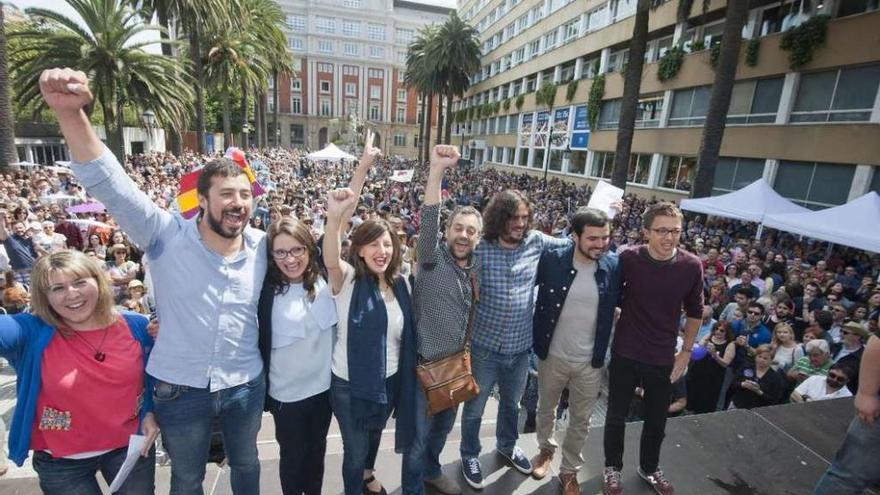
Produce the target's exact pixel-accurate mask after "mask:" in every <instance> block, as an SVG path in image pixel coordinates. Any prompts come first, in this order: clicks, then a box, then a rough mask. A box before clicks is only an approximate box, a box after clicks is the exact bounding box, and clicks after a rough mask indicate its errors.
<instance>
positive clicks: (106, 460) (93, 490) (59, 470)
mask: <svg viewBox="0 0 880 495" xmlns="http://www.w3.org/2000/svg"><path fill="white" fill-rule="evenodd" d="M127 452H128V447H123V448H119V449H115V450H111V451H110V452H107V453H106V454H102V455H99V456H96V457H89V458H88V459H64V458H57V459H56V458H53V457H52V456H51V455H50V454H47V453H46V452H43V451H39V452H34V460H33V465H34V470H35V471H36V472H37V475H39V477H40V489H41V490H42V491H43V493H45V494H46V495H56V494H57V495H101V487H100V486H99V485H98V480H97V478H95V473H97V472H98V471H100V472H101V476H103V477H104V481H106V482H107V484H108V485H109V484H110V483H111V482H112V481H113V478H115V477H116V473H117V472H119V468H120V467H122V463H123V462H124V461H125V454H126V453H127ZM155 474H156V449H155V448H153V449H150V455H149V456H148V457H141V458H139V459H138V462H137V464H135V466H134V469H132V471H131V473H130V474H129V475H128V478H127V479H126V480H125V483H123V484H122V488H120V489H119V491H117V492H115V493H117V494H119V495H152V494H153V493H154V491H155V486H154V481H153V478H154V475H155Z"/></svg>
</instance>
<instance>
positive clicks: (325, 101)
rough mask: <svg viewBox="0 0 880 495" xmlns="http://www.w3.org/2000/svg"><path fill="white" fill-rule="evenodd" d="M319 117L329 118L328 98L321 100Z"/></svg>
mask: <svg viewBox="0 0 880 495" xmlns="http://www.w3.org/2000/svg"><path fill="white" fill-rule="evenodd" d="M321 116H322V117H329V116H330V98H321Z"/></svg>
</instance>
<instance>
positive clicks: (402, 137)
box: [394, 134, 406, 146]
mask: <svg viewBox="0 0 880 495" xmlns="http://www.w3.org/2000/svg"><path fill="white" fill-rule="evenodd" d="M394 146H406V134H395V135H394Z"/></svg>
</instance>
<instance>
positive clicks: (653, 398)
mask: <svg viewBox="0 0 880 495" xmlns="http://www.w3.org/2000/svg"><path fill="white" fill-rule="evenodd" d="M671 373H672V367H671V366H652V365H649V364H645V363H640V362H638V361H633V360H632V359H627V358H625V357H622V356H620V355H618V354H614V353H612V356H611V364H610V365H609V366H608V414H607V415H606V417H605V466H608V467H616V468H617V469H623V439H624V435H625V433H626V416H627V413H628V412H629V406H630V402H632V400H633V394H634V393H635V388H636V387H637V386H641V387H643V388H644V390H645V397H644V399H643V401H644V402H643V406H644V414H645V423H644V425H643V426H642V438H641V443H640V445H639V465H640V467H641V468H642V471H644V472H646V473H653V472H654V471H656V470H657V468H658V466H659V464H660V446H661V445H663V437H664V435H665V430H666V412H667V410H668V409H669V398H670V396H671V393H672V383H670V381H669V375H670V374H671Z"/></svg>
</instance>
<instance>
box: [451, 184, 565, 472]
mask: <svg viewBox="0 0 880 495" xmlns="http://www.w3.org/2000/svg"><path fill="white" fill-rule="evenodd" d="M532 220H533V207H532V204H531V203H530V202H529V200H528V198H526V197H525V195H524V194H522V193H521V192H519V191H512V190H508V191H502V192H500V193H498V194H496V195H495V196H494V197H493V198H492V200H491V201H490V202H489V204H488V205H487V206H486V210H485V211H484V212H483V221H484V230H483V232H484V235H483V241H481V242H480V244H479V245H478V246H477V249H476V250H475V251H474V253H475V254H476V256H477V261H478V263H479V264H480V267H481V272H480V302H479V303H478V304H477V310H476V314H475V316H474V324H473V337H472V338H473V345H472V349H471V359H472V366H473V374H474V378H475V379H476V380H477V384H478V385H479V386H480V394H479V395H478V396H476V397H474V398H473V399H471V400H469V401H468V402H466V403H465V405H464V410H463V412H462V421H461V423H462V426H461V433H462V439H461V448H460V452H461V469H462V474H463V475H464V478H465V481H467V483H468V485H470V486H471V487H472V488H474V489H481V488H482V487H483V472H482V467H481V465H480V460H479V459H478V457H479V455H480V450H481V445H480V438H479V434H480V422H481V420H482V417H483V410H484V409H485V407H486V400H487V399H488V398H489V393H490V392H491V391H492V388H493V387H494V386H495V385H496V384H497V385H498V391H499V393H500V396H501V401H500V404H499V407H498V426H497V428H496V443H495V448H496V450H497V452H498V453H499V454H500V455H501V456H502V457H504V459H505V460H506V461H507V462H508V464H510V465H511V466H513V467H514V468H515V469H517V470H518V471H520V472H522V473H523V474H530V473H531V472H532V464H531V463H530V462H529V459H528V458H527V457H526V456H525V454H523V452H522V450H520V448H519V447H517V446H516V440H517V438H519V434H518V432H517V422H518V419H519V400H520V398H521V397H522V394H523V390H524V389H525V385H526V372H527V370H528V365H529V350H530V349H531V348H532V315H533V310H534V307H535V303H534V297H533V294H534V288H535V277H536V276H537V272H538V260H539V259H540V257H541V254H543V253H544V252H546V251H547V250H549V249H553V248H555V247H562V246H567V245H569V244H570V243H571V242H572V241H571V240H570V239H558V238H554V237H550V236H548V235H545V234H543V233H541V232H539V231H537V230H531V226H532Z"/></svg>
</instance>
